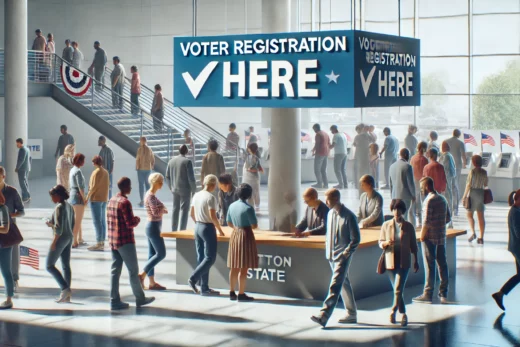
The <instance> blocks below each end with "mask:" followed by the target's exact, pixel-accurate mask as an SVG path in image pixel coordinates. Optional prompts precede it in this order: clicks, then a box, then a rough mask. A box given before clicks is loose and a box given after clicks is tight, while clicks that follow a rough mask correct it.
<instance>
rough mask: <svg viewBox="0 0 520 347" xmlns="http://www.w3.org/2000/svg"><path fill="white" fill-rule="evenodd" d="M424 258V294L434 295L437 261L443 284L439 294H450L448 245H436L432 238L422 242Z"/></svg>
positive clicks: (445, 295)
mask: <svg viewBox="0 0 520 347" xmlns="http://www.w3.org/2000/svg"><path fill="white" fill-rule="evenodd" d="M422 247H423V259H424V277H425V284H424V294H425V295H427V296H429V297H430V298H431V297H432V294H433V289H434V287H435V277H436V274H435V270H436V269H435V263H437V268H438V269H439V277H440V279H441V284H440V286H439V296H440V297H444V298H446V297H447V296H448V278H449V273H448V262H447V261H446V245H435V244H433V243H432V242H431V241H430V240H426V241H424V242H423V243H422Z"/></svg>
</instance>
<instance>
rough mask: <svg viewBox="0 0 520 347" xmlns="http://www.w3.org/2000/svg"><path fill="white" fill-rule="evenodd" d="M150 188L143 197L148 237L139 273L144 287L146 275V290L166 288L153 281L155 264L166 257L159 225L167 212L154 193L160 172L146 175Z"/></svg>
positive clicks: (162, 177) (160, 176) (162, 180)
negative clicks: (146, 256)
mask: <svg viewBox="0 0 520 347" xmlns="http://www.w3.org/2000/svg"><path fill="white" fill-rule="evenodd" d="M148 182H149V183H150V190H149V191H148V192H147V193H146V196H145V198H144V206H145V208H146V213H147V215H148V224H147V225H146V237H147V238H148V262H147V263H146V265H145V266H144V268H143V272H142V273H140V274H139V279H140V280H141V285H142V286H143V288H144V280H145V278H146V275H148V280H149V285H148V290H165V289H166V288H165V287H163V286H161V285H160V284H159V283H157V282H155V266H156V265H157V264H159V263H160V262H161V261H162V260H163V259H164V258H165V257H166V245H165V244H164V239H163V238H162V237H161V227H162V219H163V215H165V214H168V210H167V209H166V207H165V206H164V204H163V203H162V202H161V201H160V200H159V198H158V197H157V196H156V195H155V193H157V191H159V190H160V189H161V188H162V186H163V184H164V176H163V175H161V174H160V173H153V174H151V175H150V176H149V177H148Z"/></svg>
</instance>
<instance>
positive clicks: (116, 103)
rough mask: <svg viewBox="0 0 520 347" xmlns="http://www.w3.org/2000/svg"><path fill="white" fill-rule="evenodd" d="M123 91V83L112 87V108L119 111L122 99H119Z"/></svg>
mask: <svg viewBox="0 0 520 347" xmlns="http://www.w3.org/2000/svg"><path fill="white" fill-rule="evenodd" d="M123 89H124V84H123V83H117V84H116V85H115V86H113V87H112V106H113V107H114V108H119V109H120V110H122V109H123V98H122V97H121V95H123Z"/></svg>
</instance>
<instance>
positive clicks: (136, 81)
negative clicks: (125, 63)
mask: <svg viewBox="0 0 520 347" xmlns="http://www.w3.org/2000/svg"><path fill="white" fill-rule="evenodd" d="M130 72H131V73H132V85H131V87H130V101H131V102H132V105H131V106H132V107H131V112H132V115H133V116H134V117H137V116H139V96H140V95H141V77H140V76H139V72H138V71H137V66H135V65H132V67H131V68H130Z"/></svg>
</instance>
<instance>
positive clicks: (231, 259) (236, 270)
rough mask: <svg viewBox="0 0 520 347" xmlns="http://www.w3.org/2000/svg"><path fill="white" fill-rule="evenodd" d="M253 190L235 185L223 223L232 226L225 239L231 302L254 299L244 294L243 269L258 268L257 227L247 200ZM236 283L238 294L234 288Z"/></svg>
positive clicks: (253, 211)
mask: <svg viewBox="0 0 520 347" xmlns="http://www.w3.org/2000/svg"><path fill="white" fill-rule="evenodd" d="M252 194H253V189H252V188H251V186H250V185H249V184H247V183H242V184H241V185H240V187H239V188H238V197H239V200H238V201H236V202H234V203H232V204H231V206H229V212H228V214H227V218H226V220H227V223H228V225H229V226H230V227H231V228H233V232H232V233H231V237H230V238H229V251H228V257H227V266H228V268H229V270H230V271H229V299H230V300H231V301H235V300H238V301H253V300H254V298H253V297H251V296H249V295H247V294H246V293H245V290H246V281H247V272H248V270H249V269H256V268H258V250H257V248H256V240H255V234H254V233H253V230H254V229H257V228H258V220H257V218H256V214H255V210H254V209H253V206H251V205H249V204H248V203H247V200H249V199H251V195H252ZM237 282H238V295H237V294H236V293H235V288H236V285H237Z"/></svg>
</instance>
